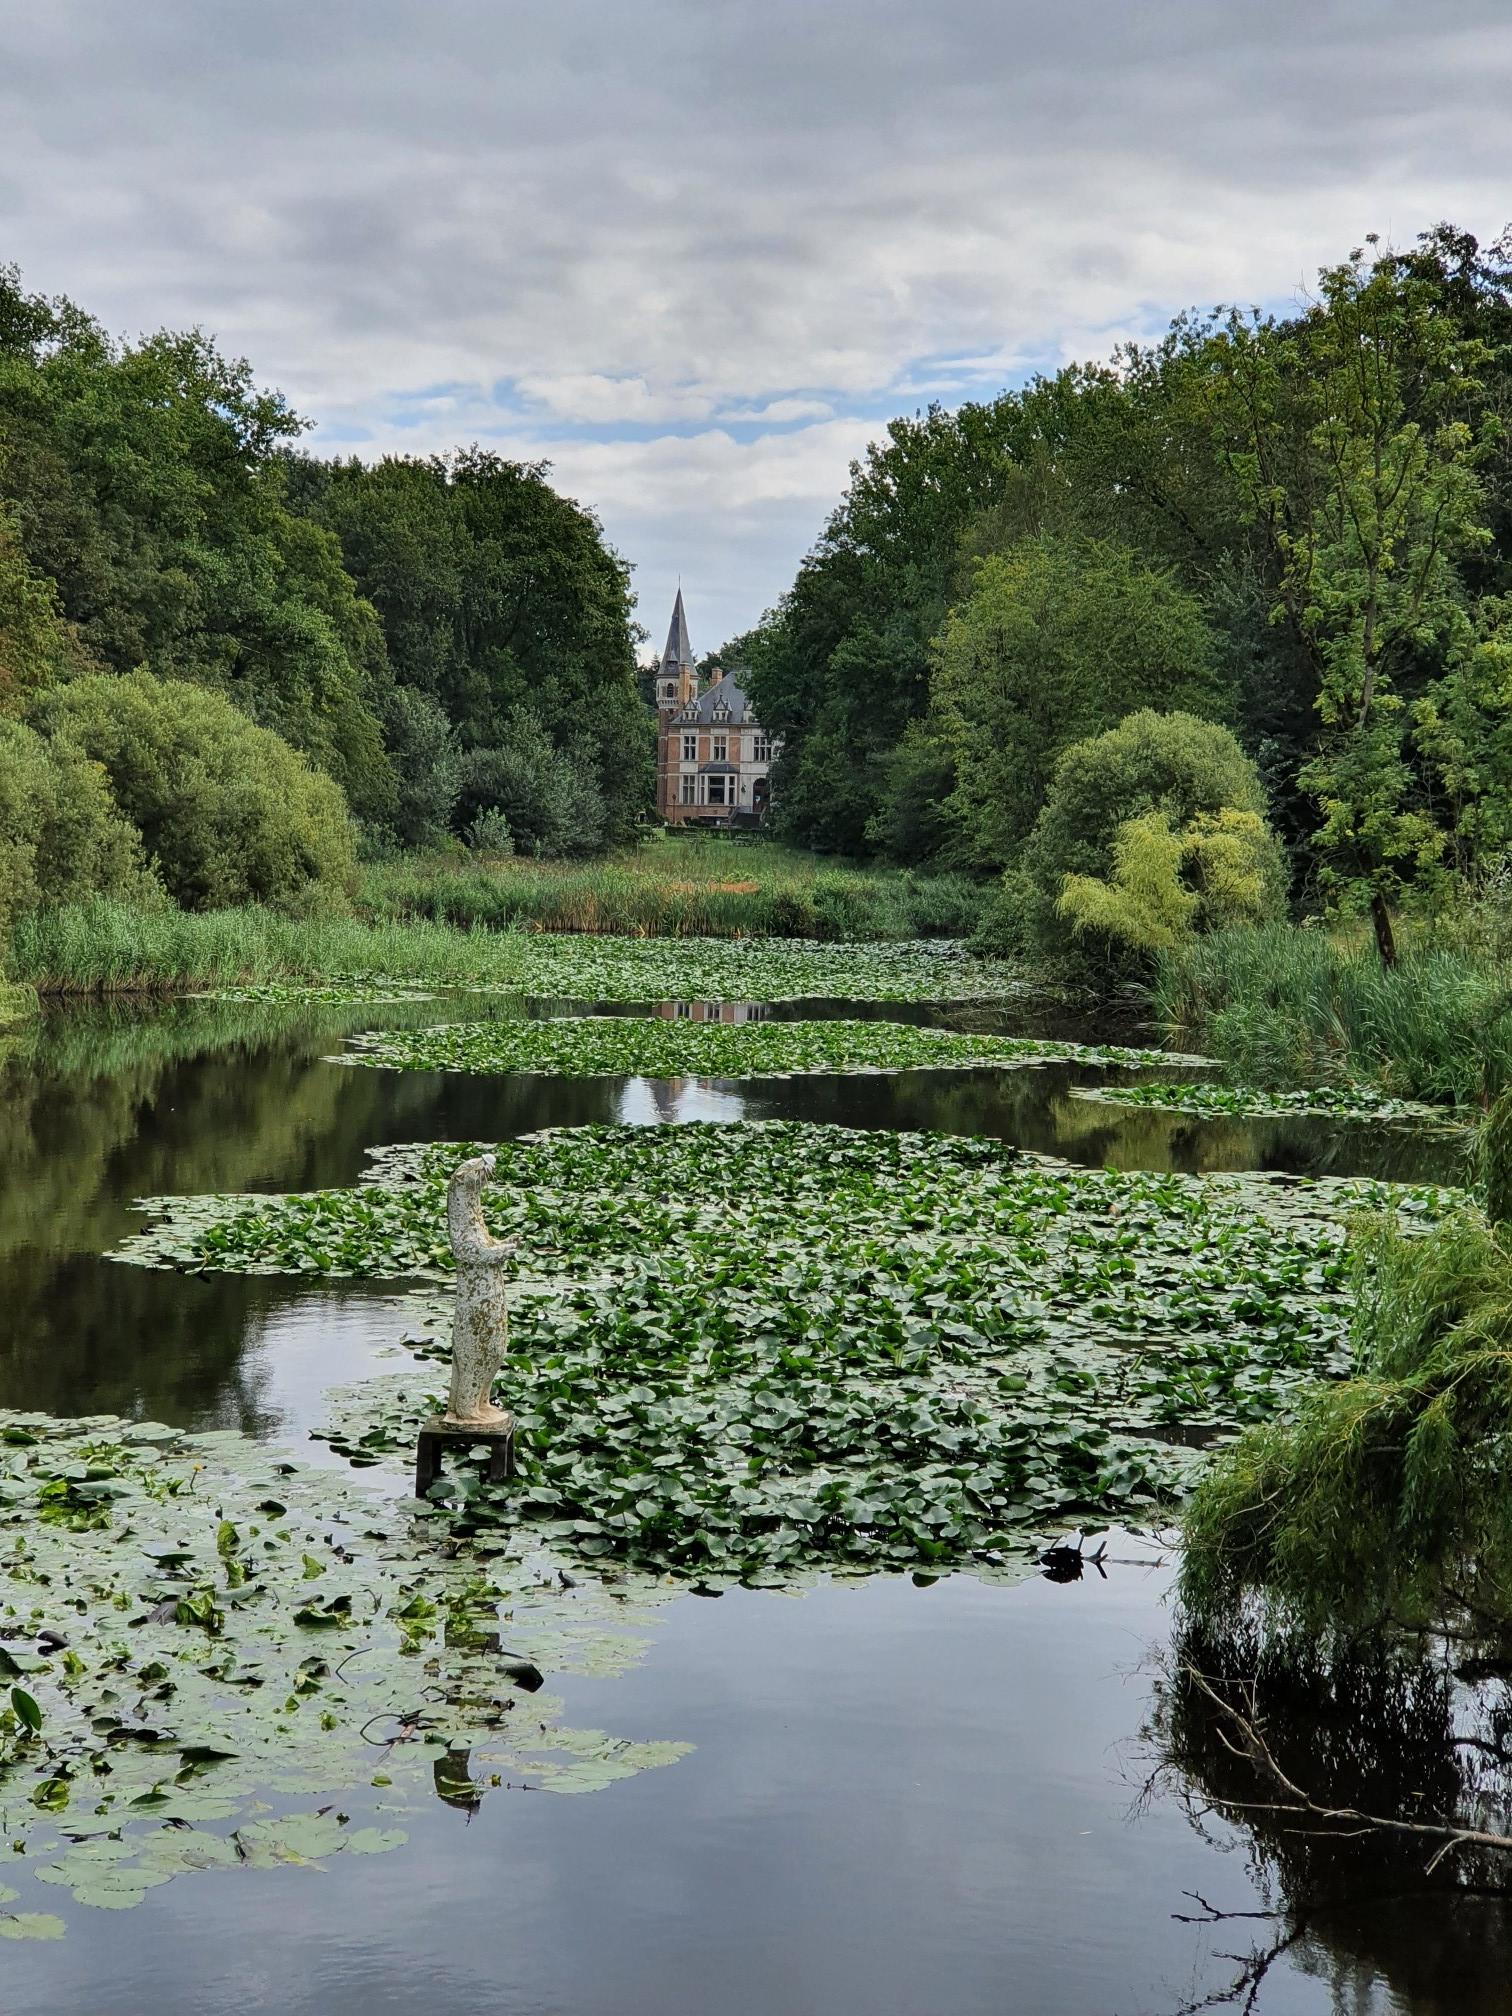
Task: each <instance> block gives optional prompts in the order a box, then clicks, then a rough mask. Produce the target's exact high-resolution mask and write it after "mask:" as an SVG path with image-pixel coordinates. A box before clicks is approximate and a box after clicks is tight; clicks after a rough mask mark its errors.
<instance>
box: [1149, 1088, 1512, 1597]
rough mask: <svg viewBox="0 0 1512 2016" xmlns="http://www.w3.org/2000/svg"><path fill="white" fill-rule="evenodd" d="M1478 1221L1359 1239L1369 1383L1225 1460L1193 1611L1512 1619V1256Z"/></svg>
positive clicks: (1498, 1135) (1333, 1393)
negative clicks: (1510, 1481)
mask: <svg viewBox="0 0 1512 2016" xmlns="http://www.w3.org/2000/svg"><path fill="white" fill-rule="evenodd" d="M1481 1184H1482V1189H1483V1191H1484V1193H1485V1194H1486V1197H1487V1199H1488V1203H1489V1204H1490V1205H1491V1208H1492V1209H1500V1208H1502V1205H1503V1203H1504V1201H1505V1199H1506V1198H1507V1197H1508V1196H1509V1195H1512V1093H1508V1094H1504V1095H1502V1096H1501V1098H1500V1099H1499V1100H1498V1101H1497V1103H1496V1104H1495V1105H1494V1106H1493V1108H1492V1114H1491V1120H1490V1123H1489V1124H1488V1125H1486V1126H1485V1127H1483V1129H1482V1139H1481ZM1508 1233H1509V1227H1508V1226H1507V1225H1506V1224H1505V1223H1498V1222H1496V1221H1495V1220H1492V1219H1489V1218H1488V1216H1487V1215H1486V1214H1485V1213H1483V1212H1481V1211H1479V1210H1476V1209H1474V1208H1472V1207H1471V1206H1470V1205H1468V1204H1467V1205H1463V1206H1462V1207H1461V1208H1460V1209H1459V1210H1458V1211H1457V1212H1454V1213H1453V1214H1451V1215H1450V1216H1449V1217H1447V1218H1445V1219H1444V1220H1443V1221H1442V1222H1441V1223H1439V1224H1438V1225H1436V1226H1434V1227H1433V1228H1432V1230H1431V1231H1430V1232H1429V1233H1428V1234H1427V1236H1426V1237H1424V1236H1422V1235H1420V1234H1413V1233H1408V1232H1406V1231H1404V1230H1403V1228H1402V1226H1401V1225H1400V1224H1399V1223H1398V1222H1397V1221H1396V1220H1395V1219H1393V1218H1390V1217H1388V1216H1382V1217H1380V1218H1377V1219H1374V1220H1367V1221H1365V1222H1363V1223H1361V1224H1359V1225H1357V1226H1356V1227H1355V1228H1354V1231H1353V1234H1352V1237H1351V1243H1350V1258H1351V1265H1352V1269H1353V1277H1354V1286H1355V1298H1354V1321H1353V1327H1352V1335H1351V1344H1352V1347H1353V1357H1354V1362H1355V1367H1356V1370H1355V1373H1354V1376H1353V1377H1351V1378H1349V1379H1346V1380H1342V1381H1339V1382H1332V1381H1318V1382H1316V1383H1315V1384H1313V1385H1310V1386H1307V1387H1305V1388H1304V1389H1303V1390H1302V1392H1301V1394H1300V1395H1299V1396H1298V1398H1297V1400H1296V1402H1295V1404H1294V1405H1293V1407H1292V1408H1291V1410H1290V1412H1289V1413H1288V1414H1287V1415H1286V1416H1284V1417H1283V1418H1282V1419H1281V1420H1279V1421H1274V1422H1269V1423H1266V1424H1264V1425H1262V1426H1260V1427H1258V1428H1252V1429H1250V1430H1249V1431H1248V1432H1247V1433H1246V1434H1244V1435H1243V1436H1241V1437H1240V1439H1239V1440H1238V1441H1237V1442H1236V1443H1234V1444H1233V1445H1232V1446H1231V1447H1229V1448H1228V1449H1225V1450H1222V1451H1220V1452H1219V1453H1218V1454H1217V1455H1216V1456H1215V1457H1214V1458H1213V1461H1212V1463H1211V1464H1210V1466H1209V1468H1208V1469H1207V1471H1206V1473H1205V1474H1204V1476H1203V1477H1202V1479H1201V1481H1200V1482H1199V1484H1198V1486H1197V1489H1196V1491H1195V1492H1194V1494H1193V1496H1192V1499H1191V1502H1190V1504H1189V1505H1188V1507H1187V1512H1186V1516H1185V1519H1184V1522H1183V1530H1184V1538H1185V1542H1186V1550H1185V1557H1184V1562H1183V1567H1182V1580H1181V1588H1182V1594H1183V1597H1184V1598H1185V1601H1186V1603H1187V1605H1188V1607H1189V1609H1190V1610H1191V1611H1192V1612H1193V1613H1194V1614H1196V1615H1198V1616H1199V1617H1216V1618H1219V1619H1223V1618H1228V1619H1233V1618H1235V1617H1236V1616H1238V1615H1240V1614H1242V1611H1241V1606H1242V1604H1243V1602H1244V1599H1245V1598H1246V1597H1248V1596H1252V1595H1253V1596H1256V1597H1258V1598H1259V1599H1261V1601H1262V1602H1263V1603H1264V1604H1265V1605H1267V1606H1268V1607H1269V1608H1270V1609H1271V1610H1272V1611H1274V1612H1278V1613H1285V1614H1289V1615H1290V1616H1292V1617H1294V1618H1295V1619H1296V1620H1297V1621H1299V1622H1301V1623H1302V1624H1303V1625H1305V1626H1310V1627H1313V1628H1322V1629H1326V1628H1327V1627H1328V1625H1329V1624H1331V1623H1336V1622H1339V1621H1341V1620H1342V1621H1355V1622H1358V1621H1360V1620H1361V1619H1362V1618H1363V1619H1364V1620H1365V1621H1368V1622H1371V1623H1375V1622H1379V1621H1380V1620H1381V1619H1382V1618H1384V1617H1386V1616H1395V1617H1397V1618H1398V1619H1399V1620H1405V1621H1427V1620H1431V1619H1433V1618H1434V1617H1436V1616H1441V1615H1442V1614H1443V1613H1444V1611H1445V1610H1446V1609H1447V1608H1448V1607H1450V1606H1451V1605H1453V1606H1456V1607H1457V1606H1458V1604H1459V1603H1460V1602H1461V1601H1463V1602H1466V1603H1468V1604H1469V1606H1470V1608H1471V1609H1472V1610H1473V1611H1474V1612H1475V1613H1476V1615H1477V1616H1478V1617H1480V1618H1482V1619H1485V1620H1486V1621H1489V1620H1490V1619H1492V1618H1495V1619H1496V1620H1498V1621H1499V1622H1503V1623H1504V1622H1505V1621H1506V1620H1507V1619H1508V1618H1512V1493H1509V1492H1508V1490H1507V1448H1508V1440H1509V1437H1512V1249H1509V1247H1508V1245H1507V1243H1506V1242H1507V1238H1508Z"/></svg>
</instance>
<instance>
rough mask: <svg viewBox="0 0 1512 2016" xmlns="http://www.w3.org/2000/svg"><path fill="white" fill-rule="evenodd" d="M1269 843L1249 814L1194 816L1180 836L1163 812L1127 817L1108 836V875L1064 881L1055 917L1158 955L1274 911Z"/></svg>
mask: <svg viewBox="0 0 1512 2016" xmlns="http://www.w3.org/2000/svg"><path fill="white" fill-rule="evenodd" d="M1277 869H1278V862H1277V856H1276V848H1275V842H1274V839H1273V837H1272V835H1271V834H1270V832H1269V831H1268V829H1267V827H1266V824H1265V821H1264V820H1263V819H1262V818H1261V817H1260V815H1259V814H1258V813H1256V812H1236V811H1233V810H1232V809H1231V808H1227V807H1226V808H1225V809H1224V810H1223V811H1221V812H1199V813H1198V814H1197V816H1196V818H1195V819H1193V820H1192V821H1190V823H1189V824H1188V825H1187V826H1185V827H1184V828H1183V829H1182V830H1181V831H1180V832H1176V831H1174V830H1173V828H1172V826H1171V820H1170V815H1169V813H1167V812H1163V811H1162V812H1147V813H1145V814H1144V815H1143V817H1142V818H1138V819H1126V820H1125V821H1124V823H1123V824H1122V825H1121V826H1120V827H1119V828H1118V831H1117V833H1116V834H1115V835H1114V837H1113V872H1112V876H1111V878H1110V879H1109V880H1108V881H1102V880H1100V879H1099V878H1098V877H1097V876H1095V875H1068V876H1067V877H1066V879H1065V881H1064V882H1063V883H1062V884H1061V893H1060V895H1059V896H1058V897H1057V898H1056V903H1055V907H1056V912H1057V914H1058V915H1059V916H1062V917H1064V918H1065V919H1066V920H1067V921H1068V922H1069V923H1070V924H1071V925H1072V927H1073V929H1075V930H1076V931H1078V932H1089V933H1093V934H1100V935H1101V936H1102V937H1104V938H1108V939H1111V940H1112V941H1113V943H1114V944H1116V945H1119V946H1124V947H1127V948H1128V949H1129V950H1131V951H1134V952H1146V953H1148V952H1159V951H1164V950H1165V949H1167V948H1168V947H1170V946H1172V945H1178V944H1180V943H1181V941H1182V940H1183V939H1184V938H1187V937H1189V936H1190V935H1191V934H1192V932H1193V931H1195V930H1205V931H1213V930H1217V929H1219V928H1220V927H1222V926H1223V925H1225V924H1234V923H1243V922H1247V921H1249V920H1252V919H1254V918H1255V917H1257V916H1259V915H1262V914H1263V913H1264V912H1265V911H1266V910H1267V909H1274V908H1275V906H1276V903H1277V900H1278V895H1279V890H1278V887H1277Z"/></svg>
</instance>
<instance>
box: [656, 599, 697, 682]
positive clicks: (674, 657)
mask: <svg viewBox="0 0 1512 2016" xmlns="http://www.w3.org/2000/svg"><path fill="white" fill-rule="evenodd" d="M692 663H693V645H692V642H691V641H690V639H689V637H688V617H687V612H686V611H685V610H684V608H683V599H682V590H681V588H679V589H678V591H677V601H676V602H675V603H674V604H673V608H672V627H671V628H670V629H669V630H668V632H667V648H666V650H665V651H663V653H662V671H663V672H675V671H676V670H677V668H678V667H679V666H680V665H691V664H692Z"/></svg>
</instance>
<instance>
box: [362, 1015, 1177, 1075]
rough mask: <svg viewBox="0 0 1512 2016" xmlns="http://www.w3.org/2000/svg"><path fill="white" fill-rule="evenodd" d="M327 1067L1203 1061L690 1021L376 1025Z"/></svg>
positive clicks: (953, 1036) (1051, 1045) (730, 1071)
mask: <svg viewBox="0 0 1512 2016" xmlns="http://www.w3.org/2000/svg"><path fill="white" fill-rule="evenodd" d="M348 1041H349V1044H350V1047H349V1049H348V1050H347V1051H346V1052H344V1053H343V1055H342V1056H341V1057H340V1058H336V1059H333V1060H332V1061H333V1062H339V1063H343V1064H376V1065H381V1066H384V1067H385V1068H387V1069H389V1070H399V1071H472V1072H537V1073H550V1074H551V1075H552V1076H554V1077H561V1078H602V1077H628V1076H636V1077H645V1078H686V1077H694V1076H702V1077H717V1078H789V1077H797V1076H802V1075H806V1074H811V1073H820V1072H846V1073H850V1072H861V1071H945V1070H973V1069H981V1068H995V1069H999V1070H1006V1069H1013V1068H1016V1067H1019V1066H1023V1065H1029V1064H1058V1063H1074V1064H1088V1065H1109V1064H1111V1065H1126V1066H1142V1065H1162V1066H1167V1067H1169V1066H1170V1065H1173V1064H1182V1065H1201V1064H1202V1063H1204V1061H1205V1060H1204V1059H1203V1058H1201V1057H1181V1056H1173V1055H1172V1053H1171V1052H1170V1051H1167V1050H1130V1049H1125V1048H1123V1047H1121V1046H1120V1045H1118V1044H1090V1043H1064V1042H1057V1041H1054V1040H1052V1039H1049V1038H1045V1037H1038V1036H975V1035H969V1034H966V1033H964V1032H962V1031H960V1030H955V1029H930V1028H921V1027H918V1026H916V1025H914V1024H912V1023H906V1022H840V1021H835V1022H694V1021H683V1020H677V1019H672V1018H667V1017H662V1016H650V1015H648V1016H630V1015H573V1016H558V1017H555V1018H552V1019H550V1020H535V1021H518V1022H448V1023H441V1024H439V1025H437V1026H436V1027H434V1028H427V1029H375V1030H371V1031H369V1032H367V1033H366V1034H363V1035H360V1036H353V1037H351V1038H349V1039H348Z"/></svg>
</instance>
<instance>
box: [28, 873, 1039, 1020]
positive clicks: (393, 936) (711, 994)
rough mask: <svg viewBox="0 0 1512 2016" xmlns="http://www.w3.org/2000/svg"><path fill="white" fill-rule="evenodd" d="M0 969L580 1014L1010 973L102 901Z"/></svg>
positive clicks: (60, 911)
mask: <svg viewBox="0 0 1512 2016" xmlns="http://www.w3.org/2000/svg"><path fill="white" fill-rule="evenodd" d="M500 872H511V873H512V872H513V870H512V869H511V870H509V871H500ZM6 970H7V971H8V973H9V974H10V976H11V977H12V978H14V979H16V980H19V981H25V982H29V983H30V984H32V985H34V986H35V987H36V988H38V990H39V991H41V992H42V993H46V994H110V993H147V992H171V991H178V990H181V989H185V988H198V989H203V988H215V987H227V986H235V985H237V984H241V983H248V982H250V983H254V984H256V983H290V982H300V981H305V982H311V983H314V984H315V985H316V986H319V985H321V984H323V983H324V982H325V981H326V980H327V979H329V978H330V977H332V976H346V975H350V974H378V975H382V976H385V978H386V981H387V983H388V984H389V985H392V983H393V982H394V981H396V980H398V981H415V982H421V983H429V984H430V985H432V986H462V987H474V986H475V987H487V988H490V989H493V990H497V991H499V992H510V993H515V994H521V995H526V996H529V997H532V998H537V999H539V998H549V999H554V1000H567V1001H588V1002H599V1001H604V1002H608V1001H624V1002H644V1001H665V1000H672V999H679V1000H700V1001H751V1000H759V1001H779V1000H801V999H804V998H807V997H811V996H822V997H825V998H829V999H833V998H845V999H847V1000H854V1001H941V1002H944V1001H968V1000H970V1001H985V1000H991V1001H996V1000H1001V999H1002V998H1003V997H1004V996H1005V995H1008V994H1012V993H1014V992H1015V991H1023V989H1024V983H1023V981H1022V980H1021V979H1020V978H1019V977H1018V975H1017V974H1015V973H1014V972H1012V971H1011V970H1008V969H1005V968H1004V967H1002V966H999V965H995V964H993V963H992V962H991V961H988V960H981V959H976V958H972V957H969V956H967V955H966V953H965V952H964V951H963V950H962V948H961V946H960V945H959V944H955V943H952V942H948V941H947V942H904V943H896V944H887V943H878V944H870V945H836V944H816V943H814V942H812V941H810V940H808V939H801V938H790V939H760V938H749V937H732V938H730V939H726V940H721V939H687V938H646V937H634V938H614V937H601V936H586V935H573V936H561V937H559V936H555V935H552V934H550V933H547V932H544V931H542V932H535V931H531V932H524V931H511V932H499V931H493V930H486V929H479V930H474V931H462V930H457V929H455V928H454V927H452V926H449V925H445V924H432V923H429V922H425V921H418V922H409V921H398V920H390V921H388V922H377V923H362V922H358V921H357V920H356V919H353V918H346V917H321V918H319V919H318V920H312V921H305V920H299V919H294V918H290V917H285V916H280V915H279V914H277V913H276V912H274V911H272V910H267V909H253V908H245V909H237V910H216V911H209V912H203V913H198V914H195V913H189V912H184V911H179V910H173V909H167V910H160V911H156V912H153V911H144V910H142V909H140V908H138V907H136V906H134V905H128V904H123V903H113V902H109V901H106V900H105V899H103V898H99V899H96V900H95V901H93V902H90V903H87V904H69V905H65V906H62V907H59V908H57V909H51V908H49V909H46V910H35V911H31V912H29V913H27V914H26V915H25V916H23V917H22V918H21V920H20V922H19V923H18V924H17V925H16V927H15V929H14V930H13V932H12V934H11V942H10V950H9V955H8V964H7V969H6Z"/></svg>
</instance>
